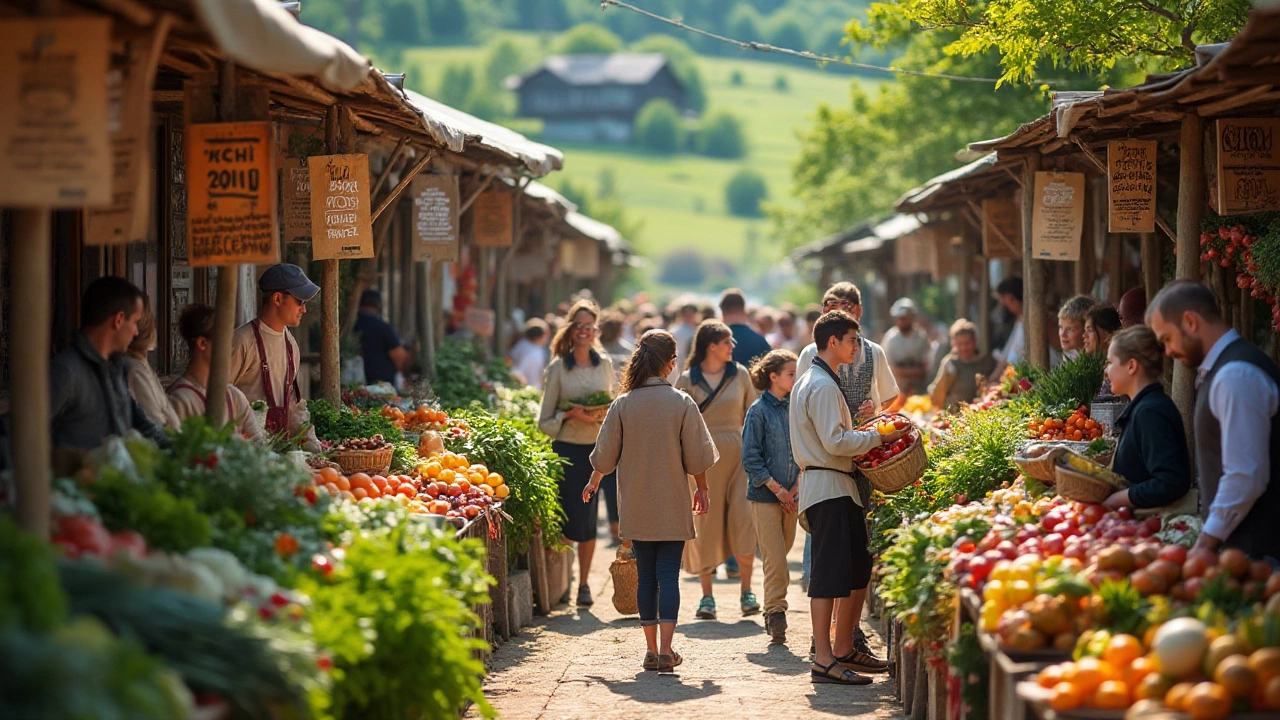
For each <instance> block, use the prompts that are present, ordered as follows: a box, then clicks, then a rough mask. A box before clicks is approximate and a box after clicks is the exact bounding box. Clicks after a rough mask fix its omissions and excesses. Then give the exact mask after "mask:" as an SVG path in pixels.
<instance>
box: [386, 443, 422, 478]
mask: <svg viewBox="0 0 1280 720" xmlns="http://www.w3.org/2000/svg"><path fill="white" fill-rule="evenodd" d="M417 466H418V446H417V445H414V444H413V443H411V442H400V443H396V446H395V450H393V451H392V455H391V473H392V474H393V475H408V474H410V473H412V472H413V469H414V468H415V467H417Z"/></svg>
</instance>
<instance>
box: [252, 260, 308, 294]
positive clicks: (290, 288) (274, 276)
mask: <svg viewBox="0 0 1280 720" xmlns="http://www.w3.org/2000/svg"><path fill="white" fill-rule="evenodd" d="M258 291H259V292H261V293H274V292H287V293H289V294H290V295H292V296H294V297H296V298H298V299H299V300H301V301H303V302H306V301H308V300H310V299H311V298H313V297H315V296H316V293H318V292H320V286H319V285H316V284H315V283H313V282H311V279H310V278H308V277H307V274H306V273H305V272H303V271H302V268H300V267H298V266H297V265H293V264H290V263H280V264H279V265H272V266H271V267H269V268H267V271H266V272H264V273H262V277H260V278H258Z"/></svg>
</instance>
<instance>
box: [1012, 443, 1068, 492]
mask: <svg viewBox="0 0 1280 720" xmlns="http://www.w3.org/2000/svg"><path fill="white" fill-rule="evenodd" d="M1045 445H1046V444H1038V445H1028V446H1027V447H1025V448H1023V449H1022V450H1020V451H1019V452H1018V454H1017V455H1014V456H1013V464H1014V465H1017V466H1018V469H1019V470H1021V471H1022V474H1023V475H1026V476H1027V477H1029V478H1035V479H1036V480H1039V481H1040V482H1045V483H1049V484H1053V483H1054V482H1055V481H1056V480H1057V478H1056V475H1055V472H1054V471H1055V466H1056V463H1057V462H1058V458H1060V457H1062V456H1063V454H1065V453H1066V452H1067V449H1066V448H1064V447H1054V446H1048V449H1047V450H1046V451H1045V453H1044V454H1042V455H1037V456H1036V457H1029V456H1027V455H1024V454H1023V453H1025V452H1026V451H1027V450H1029V449H1031V448H1033V447H1043V446H1045Z"/></svg>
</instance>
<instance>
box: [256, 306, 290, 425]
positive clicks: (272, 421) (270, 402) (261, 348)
mask: <svg viewBox="0 0 1280 720" xmlns="http://www.w3.org/2000/svg"><path fill="white" fill-rule="evenodd" d="M285 332H288V331H287V330H286V331H285ZM253 339H254V340H256V341H257V343H258V359H259V360H260V361H262V394H263V395H266V397H267V422H266V429H267V432H268V433H271V434H275V433H282V432H285V431H286V430H288V429H289V390H290V389H292V390H293V392H294V393H296V394H297V396H298V399H299V400H301V399H302V391H301V390H299V389H298V378H297V377H295V376H294V367H293V346H292V345H290V344H289V338H287V337H286V338H284V352H285V373H284V398H283V402H282V403H281V404H280V405H276V396H275V393H274V392H272V390H271V368H270V367H269V364H268V363H267V348H266V346H265V345H263V344H262V333H261V332H259V331H258V321H257V320H254V321H253Z"/></svg>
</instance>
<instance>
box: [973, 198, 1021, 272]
mask: <svg viewBox="0 0 1280 720" xmlns="http://www.w3.org/2000/svg"><path fill="white" fill-rule="evenodd" d="M982 254H983V255H984V256H985V257H986V258H987V259H988V260H1007V259H1010V258H1016V257H1021V256H1022V214H1021V212H1020V211H1019V210H1018V205H1017V203H1015V202H1013V201H1012V200H1005V199H1003V198H987V199H985V200H983V201H982Z"/></svg>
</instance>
